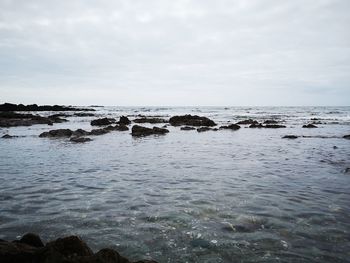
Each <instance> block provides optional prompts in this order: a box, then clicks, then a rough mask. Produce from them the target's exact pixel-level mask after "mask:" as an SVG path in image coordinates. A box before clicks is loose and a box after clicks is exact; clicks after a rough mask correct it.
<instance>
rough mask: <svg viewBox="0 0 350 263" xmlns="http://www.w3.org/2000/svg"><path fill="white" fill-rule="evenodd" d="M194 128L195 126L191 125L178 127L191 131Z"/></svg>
mask: <svg viewBox="0 0 350 263" xmlns="http://www.w3.org/2000/svg"><path fill="white" fill-rule="evenodd" d="M195 129H196V128H195V127H191V126H184V127H181V128H180V130H183V131H192V130H195Z"/></svg>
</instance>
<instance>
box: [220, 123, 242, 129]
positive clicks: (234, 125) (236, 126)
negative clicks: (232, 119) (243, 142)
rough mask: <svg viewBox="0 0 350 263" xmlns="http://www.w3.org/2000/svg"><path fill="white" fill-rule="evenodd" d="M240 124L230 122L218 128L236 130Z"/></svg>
mask: <svg viewBox="0 0 350 263" xmlns="http://www.w3.org/2000/svg"><path fill="white" fill-rule="evenodd" d="M240 128H241V126H239V125H237V124H230V125H228V126H221V127H220V129H229V130H238V129H240Z"/></svg>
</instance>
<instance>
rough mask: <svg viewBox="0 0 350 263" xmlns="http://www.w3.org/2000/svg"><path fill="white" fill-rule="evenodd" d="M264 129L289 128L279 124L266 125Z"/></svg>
mask: <svg viewBox="0 0 350 263" xmlns="http://www.w3.org/2000/svg"><path fill="white" fill-rule="evenodd" d="M264 128H268V129H279V128H287V127H286V126H284V125H279V124H266V125H265V127H264Z"/></svg>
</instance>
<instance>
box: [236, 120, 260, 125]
mask: <svg viewBox="0 0 350 263" xmlns="http://www.w3.org/2000/svg"><path fill="white" fill-rule="evenodd" d="M236 124H238V125H251V124H258V122H257V121H256V120H252V119H248V120H243V121H239V122H237V123H236Z"/></svg>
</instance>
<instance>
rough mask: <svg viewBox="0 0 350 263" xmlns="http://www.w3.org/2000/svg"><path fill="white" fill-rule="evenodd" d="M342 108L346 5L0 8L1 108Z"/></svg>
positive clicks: (29, 4)
mask: <svg viewBox="0 0 350 263" xmlns="http://www.w3.org/2000/svg"><path fill="white" fill-rule="evenodd" d="M4 101H8V102H14V103H20V102H22V103H38V104H54V103H58V104H75V105H89V104H100V105H225V106H230V105H232V106H235V105H238V106H239V105H350V1H349V0H338V1H337V0H283V1H281V0H147V1H146V0H109V1H105V0H99V1H92V0H91V1H89V0H66V1H63V0H57V1H54V0H45V1H42V0H41V1H39V0H37V1H34V0H13V1H11V0H0V102H4Z"/></svg>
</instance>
